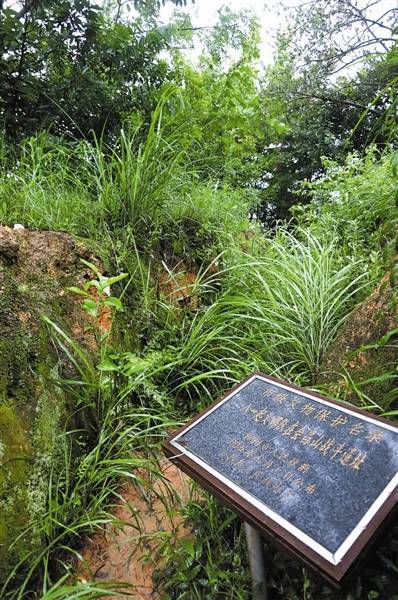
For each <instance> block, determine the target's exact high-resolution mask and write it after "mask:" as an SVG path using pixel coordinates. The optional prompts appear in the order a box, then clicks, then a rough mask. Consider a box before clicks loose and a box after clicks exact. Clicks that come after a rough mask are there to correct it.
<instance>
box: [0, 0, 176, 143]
mask: <svg viewBox="0 0 398 600" xmlns="http://www.w3.org/2000/svg"><path fill="white" fill-rule="evenodd" d="M174 3H175V4H181V0H174ZM121 4H122V3H121V1H120V0H118V2H116V7H115V8H116V10H113V7H112V6H108V10H107V11H106V10H104V9H102V8H101V7H100V5H99V4H96V3H93V2H91V1H90V0H57V1H54V0H23V1H21V2H19V3H15V4H12V5H11V6H8V5H6V4H5V3H4V2H0V118H1V120H2V122H3V123H4V127H5V130H6V133H7V135H8V137H9V138H11V139H13V140H15V139H17V138H20V137H22V136H26V135H29V134H31V133H33V132H34V131H36V130H37V129H39V128H42V127H46V128H51V130H52V131H53V133H55V134H67V135H70V136H73V137H81V136H87V135H88V134H89V132H90V131H91V130H94V131H95V132H96V133H97V134H101V133H102V132H103V130H107V131H110V132H112V131H114V130H115V128H116V127H117V126H118V125H119V124H120V122H121V121H122V119H123V117H124V116H125V114H126V113H128V112H130V111H131V110H133V109H139V110H141V111H142V112H143V113H144V115H145V114H147V113H149V112H150V110H151V109H152V108H153V106H154V98H153V96H154V94H155V93H156V90H157V89H158V88H159V87H160V86H161V85H162V84H163V82H164V80H165V79H167V75H168V66H167V63H166V61H164V60H161V59H160V58H159V53H160V51H161V50H163V49H164V48H165V47H166V45H167V43H168V41H169V40H168V39H167V34H166V33H164V32H163V33H161V32H160V31H159V30H158V29H157V26H156V4H159V3H154V2H151V3H150V2H135V3H133V2H131V3H130V4H131V6H133V4H135V6H136V7H137V8H139V9H140V11H141V14H140V13H138V14H137V16H135V17H132V16H131V15H130V17H129V19H128V20H127V19H125V18H122V17H121V13H120V10H119V8H120V7H121Z"/></svg>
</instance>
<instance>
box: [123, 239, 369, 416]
mask: <svg viewBox="0 0 398 600" xmlns="http://www.w3.org/2000/svg"><path fill="white" fill-rule="evenodd" d="M340 258H341V257H340V256H339V255H338V253H337V249H336V245H335V243H334V242H330V241H328V242H326V243H325V244H323V243H321V242H320V241H319V240H318V239H317V238H316V237H314V236H313V235H311V234H309V233H305V232H301V239H297V238H295V237H294V236H293V235H292V234H289V233H288V232H286V231H284V232H281V233H280V234H279V235H278V236H276V237H275V238H274V239H270V240H269V244H268V249H267V251H266V253H265V255H264V256H262V257H261V258H254V257H252V256H249V255H245V254H244V253H241V254H239V255H237V253H236V251H234V253H233V257H231V259H230V262H229V264H228V263H227V260H228V259H227V258H225V257H224V265H225V266H224V268H222V269H220V270H218V271H217V272H216V273H214V272H212V270H211V269H210V268H209V269H208V270H207V271H205V273H204V274H203V277H202V278H201V279H200V281H199V282H196V283H195V284H193V285H192V293H195V294H196V295H197V298H199V299H200V298H201V290H203V297H202V300H203V303H202V304H200V302H199V305H198V308H197V310H195V311H194V313H193V314H192V312H191V313H190V312H188V313H186V314H185V316H184V317H183V319H182V321H181V322H180V331H179V338H178V339H176V341H175V343H174V345H173V346H168V347H165V348H164V349H163V350H161V351H159V350H156V351H151V350H150V349H148V351H147V353H144V354H143V355H141V356H140V355H138V354H136V353H130V352H126V353H124V354H123V355H121V356H120V363H119V366H120V369H121V371H122V372H123V373H124V374H125V375H126V376H127V377H128V383H127V387H128V388H129V389H130V392H132V391H135V392H137V391H139V390H140V389H141V391H143V390H144V389H145V386H148V384H150V385H151V386H155V388H156V387H157V389H158V390H159V391H161V392H162V393H163V394H164V395H166V396H170V397H172V398H174V400H176V401H177V403H178V406H179V407H180V410H181V409H183V410H184V411H185V412H188V413H189V412H190V411H192V410H196V409H197V408H198V407H199V406H202V405H204V404H206V403H207V402H208V401H210V400H211V399H212V398H214V397H215V396H216V395H217V394H218V393H220V392H221V391H222V390H223V389H225V388H227V387H229V386H230V385H231V384H233V383H236V382H237V381H239V380H240V379H242V377H244V376H245V375H247V374H248V373H250V372H251V371H253V370H262V371H266V372H268V373H270V374H272V373H273V374H276V375H281V376H285V377H287V378H290V379H297V378H299V379H300V380H301V381H302V382H304V383H315V382H316V380H317V377H318V375H319V373H320V370H321V369H322V361H323V358H324V356H325V353H326V352H327V350H328V348H329V347H330V344H331V343H332V341H333V340H334V338H335V336H336V334H337V331H338V330H339V328H340V327H341V326H342V324H343V323H344V321H345V320H346V319H347V317H348V316H349V314H350V312H351V310H352V309H353V307H354V306H355V300H356V298H358V295H359V294H360V293H361V292H362V291H363V289H364V287H366V285H369V280H368V278H367V275H366V272H365V271H364V270H363V265H362V263H361V261H348V262H347V263H346V264H343V265H342V264H341V260H340ZM217 290H218V291H217ZM207 294H210V296H209V297H210V304H207V302H206V297H207ZM212 294H213V295H212ZM166 337H167V336H166ZM149 348H150V346H149ZM129 386H130V387H129Z"/></svg>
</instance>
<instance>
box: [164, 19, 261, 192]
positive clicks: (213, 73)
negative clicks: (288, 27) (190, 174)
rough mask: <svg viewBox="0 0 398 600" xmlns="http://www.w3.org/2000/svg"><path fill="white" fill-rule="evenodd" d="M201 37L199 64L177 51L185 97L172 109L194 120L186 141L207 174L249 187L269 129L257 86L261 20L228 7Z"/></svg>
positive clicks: (176, 65) (177, 72) (177, 75)
mask: <svg viewBox="0 0 398 600" xmlns="http://www.w3.org/2000/svg"><path fill="white" fill-rule="evenodd" d="M201 40H202V44H203V52H202V54H201V57H200V59H199V61H198V64H196V65H195V64H193V63H192V62H190V61H189V60H187V59H186V58H185V57H184V55H183V54H182V52H179V51H176V52H174V62H173V64H174V74H173V76H174V79H175V81H176V83H177V85H178V86H179V89H180V96H179V98H178V100H176V102H175V104H174V106H173V107H172V111H173V112H174V113H175V114H176V115H179V118H180V120H181V122H184V121H186V120H189V121H190V122H191V123H192V127H191V131H190V136H189V139H187V143H188V144H190V155H191V158H192V161H193V162H194V164H195V168H196V169H197V172H198V174H199V175H200V176H201V177H202V178H205V179H212V180H217V181H224V182H225V181H227V182H229V183H231V184H233V185H234V186H241V187H250V186H252V185H253V182H254V181H255V180H256V179H257V177H258V175H259V173H260V172H261V166H260V163H259V160H258V159H259V158H261V156H259V154H258V147H259V146H261V144H262V139H263V136H264V131H266V129H267V125H266V123H265V120H264V116H263V113H262V111H261V106H260V102H259V96H258V85H257V84H258V62H259V47H258V46H259V25H258V22H257V20H256V19H255V18H254V17H253V16H252V15H250V14H249V13H247V12H241V13H238V14H235V13H233V12H232V11H230V10H229V9H224V10H223V11H222V12H221V13H220V17H219V21H218V23H217V24H216V26H215V27H214V28H213V29H212V31H211V32H210V33H208V32H207V33H205V34H202V36H201Z"/></svg>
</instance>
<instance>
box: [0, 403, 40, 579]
mask: <svg viewBox="0 0 398 600" xmlns="http://www.w3.org/2000/svg"><path fill="white" fill-rule="evenodd" d="M32 460H33V449H32V444H31V439H30V435H29V430H28V427H27V424H26V423H25V422H24V420H23V418H22V417H21V416H20V415H19V414H17V412H16V410H15V406H14V405H13V404H12V402H9V401H8V400H3V401H2V402H1V404H0V513H1V528H0V573H1V572H2V571H3V570H4V569H5V568H6V565H7V562H9V561H10V560H11V559H12V558H14V557H15V558H16V557H17V555H18V550H21V549H22V545H20V547H19V549H18V548H17V547H14V549H13V550H12V551H10V550H9V546H10V540H14V539H15V537H16V536H17V534H18V533H19V532H20V529H21V528H22V527H23V526H24V525H26V523H27V520H28V518H29V511H28V507H27V486H26V482H27V481H28V480H29V476H30V473H31V466H32Z"/></svg>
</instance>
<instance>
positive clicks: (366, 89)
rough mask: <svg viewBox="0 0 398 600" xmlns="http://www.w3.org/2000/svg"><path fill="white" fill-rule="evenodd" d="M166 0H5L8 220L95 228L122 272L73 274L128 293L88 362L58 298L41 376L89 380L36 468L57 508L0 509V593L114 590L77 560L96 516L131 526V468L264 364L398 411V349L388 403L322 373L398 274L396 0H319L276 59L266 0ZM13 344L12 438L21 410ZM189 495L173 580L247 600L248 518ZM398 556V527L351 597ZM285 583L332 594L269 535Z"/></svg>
mask: <svg viewBox="0 0 398 600" xmlns="http://www.w3.org/2000/svg"><path fill="white" fill-rule="evenodd" d="M159 4H160V3H157V2H138V1H137V2H127V3H122V2H119V1H116V2H114V3H113V2H109V3H107V5H106V8H104V7H100V6H99V5H96V4H95V3H93V2H90V1H89V0H79V1H75V0H62V1H61V2H59V1H58V2H51V1H42V0H34V1H32V2H31V1H29V0H25V1H24V2H20V3H15V5H14V4H13V5H12V6H10V5H9V3H3V2H1V1H0V65H1V70H0V115H1V123H2V127H3V130H2V136H1V143H0V223H1V224H3V225H10V226H12V225H13V224H14V223H22V224H23V225H24V226H25V227H27V228H30V229H44V230H54V231H66V232H68V233H69V234H72V235H73V236H75V237H76V239H79V240H80V239H81V238H85V239H86V240H89V241H88V242H87V243H89V244H90V245H91V246H92V247H93V248H94V249H95V251H96V252H97V253H98V254H99V255H100V256H101V258H102V260H103V262H104V264H105V273H106V275H104V274H103V273H101V272H100V271H99V270H98V268H97V267H96V266H95V265H94V264H91V263H87V262H86V263H85V264H86V267H87V268H88V269H89V270H90V271H91V273H92V278H91V280H90V281H89V282H88V283H87V285H85V286H82V287H78V286H74V287H70V288H69V290H68V291H67V293H69V294H72V295H73V294H74V295H76V296H77V297H81V300H82V303H83V309H84V310H85V311H86V312H87V313H88V314H89V315H91V316H93V317H95V316H97V315H98V314H100V313H101V311H102V310H103V309H104V307H107V308H108V309H110V310H111V311H112V327H111V329H110V330H109V331H107V332H106V333H102V334H101V335H99V334H98V331H95V332H94V334H93V335H94V336H95V337H96V343H97V347H98V353H97V357H96V359H95V360H94V361H93V356H92V353H90V352H89V351H88V350H87V348H85V347H83V346H80V345H79V344H78V343H77V342H76V341H75V340H74V338H73V335H72V332H71V331H68V330H66V329H65V328H64V327H63V326H61V323H59V322H56V321H55V320H54V319H53V318H50V315H49V314H46V311H45V310H44V309H43V314H42V321H43V323H42V330H41V335H42V336H43V339H51V341H52V344H53V345H54V347H56V348H57V356H58V359H59V364H60V365H61V363H65V361H67V362H68V364H69V366H70V369H69V372H68V376H64V375H62V373H63V371H62V368H61V367H60V368H59V369H58V368H55V367H54V368H53V369H52V370H51V373H47V374H46V376H47V377H48V381H49V385H50V384H51V386H54V385H55V386H56V387H58V388H59V389H60V390H65V391H66V392H67V394H68V397H70V398H73V402H74V403H75V404H74V409H73V410H72V413H73V419H72V418H71V419H69V420H67V426H66V428H65V429H64V430H63V431H62V432H61V433H60V435H59V444H58V446H59V448H58V451H57V452H55V453H54V454H53V455H52V456H51V460H50V459H48V460H47V462H46V463H45V465H44V466H40V465H39V467H40V468H42V469H43V470H44V471H43V472H45V474H46V482H47V483H46V489H45V490H43V489H42V488H41V489H40V493H41V499H42V504H41V505H40V509H38V510H37V511H36V512H35V513H34V515H33V517H32V519H31V520H30V521H29V522H28V523H25V524H23V525H18V524H17V532H14V535H13V537H12V538H11V540H10V538H7V534H6V532H4V531H3V529H2V526H1V524H0V544H1V546H0V552H2V553H3V558H1V560H0V576H1V578H2V581H1V582H0V589H1V591H0V596H1V597H2V598H3V597H4V598H7V599H12V600H16V599H22V598H44V599H45V600H53V599H54V600H55V599H56V598H84V597H85V598H95V597H102V596H104V595H106V594H107V595H112V594H114V595H117V594H118V590H120V589H121V585H122V584H118V583H114V582H107V583H105V584H104V583H101V584H100V583H98V582H95V581H94V582H84V581H83V582H82V581H79V580H75V578H74V573H75V568H76V564H77V563H78V561H79V559H80V554H79V552H80V549H81V546H82V543H83V541H84V539H85V536H87V535H88V534H90V533H92V532H94V531H98V530H100V529H102V528H104V527H105V526H106V524H110V523H113V524H114V525H115V526H118V525H119V526H122V525H123V523H121V522H119V521H118V519H116V517H115V516H114V514H113V512H112V507H113V506H114V505H116V504H117V503H118V501H120V492H119V490H120V484H121V481H123V480H124V479H126V478H130V479H131V480H133V481H136V482H139V483H140V485H142V486H145V485H147V482H146V480H145V479H144V478H142V471H143V470H145V469H146V470H148V471H150V472H152V473H154V474H156V475H157V476H159V477H161V474H160V471H159V466H158V456H159V444H160V441H161V440H162V439H163V438H164V436H165V435H166V433H167V431H168V430H169V429H170V428H172V427H173V426H175V425H176V424H178V423H180V422H182V421H183V420H185V419H186V418H187V417H188V416H189V415H192V414H195V413H196V412H197V411H198V410H199V409H201V408H203V407H204V406H205V405H206V404H207V403H209V402H210V401H211V400H213V399H215V398H216V397H217V396H218V395H219V394H220V393H222V392H223V391H224V390H226V389H228V387H230V386H231V385H232V384H234V383H236V382H237V381H239V380H241V379H242V378H243V377H245V376H246V375H248V374H249V373H251V372H252V371H254V370H259V371H263V372H266V373H269V374H274V375H277V376H281V377H283V378H285V379H288V380H290V381H292V382H296V383H299V384H301V385H304V386H311V387H318V388H321V389H323V390H324V391H326V392H327V393H329V394H333V395H335V396H338V397H340V398H341V399H343V400H347V399H348V400H350V401H353V402H357V403H360V404H361V405H362V406H364V407H367V408H371V409H372V410H373V411H374V412H376V413H377V414H382V415H383V414H384V415H387V416H389V417H391V418H395V417H396V415H397V412H398V407H397V400H398V393H397V370H396V364H387V363H386V364H383V365H382V369H381V372H378V373H377V378H378V379H377V382H376V383H380V384H381V383H382V384H383V386H384V387H382V391H383V393H382V394H379V395H378V396H377V401H376V400H375V399H374V398H370V397H369V396H368V395H367V394H366V393H365V391H363V389H364V388H363V385H365V384H366V385H367V384H368V383H369V380H370V379H371V378H372V375H373V373H369V374H368V375H367V376H366V377H365V376H363V377H362V379H361V380H356V379H355V377H354V378H353V377H351V376H348V375H349V374H348V375H347V374H344V375H345V379H344V381H345V385H344V386H340V387H336V385H335V384H336V381H331V380H330V379H328V380H326V379H325V378H324V372H325V370H326V366H325V364H326V363H325V360H326V358H327V355H328V351H329V349H330V348H331V347H332V345H333V343H334V342H335V340H336V338H337V336H338V335H339V333H340V332H341V331H342V329H343V327H344V324H345V323H347V320H348V319H349V318H350V315H351V314H352V311H353V310H354V309H355V307H356V306H357V305H358V303H360V302H361V301H363V300H364V299H366V298H367V297H368V296H369V294H371V293H372V291H373V290H374V289H375V288H376V286H378V284H379V282H380V280H381V278H382V277H383V276H384V275H385V274H386V273H388V277H387V279H385V285H387V286H388V288H389V293H391V306H392V309H391V310H392V311H393V312H394V311H395V309H396V305H395V302H396V294H395V291H396V279H397V275H398V270H397V265H396V252H397V225H398V221H397V218H398V212H397V211H398V209H397V206H398V150H397V147H396V143H397V135H398V128H397V124H396V108H397V95H396V87H397V78H398V54H397V52H398V48H397V46H396V42H395V41H394V31H396V27H397V22H396V11H394V10H388V11H387V12H386V13H385V10H383V11H382V12H381V13H380V15H378V16H375V15H374V13H373V12H372V13H369V11H368V8H367V6H366V4H364V3H363V2H353V3H352V2H348V1H344V2H337V1H336V2H315V3H309V4H306V5H304V7H301V8H299V9H297V13H295V12H293V13H290V14H289V16H288V19H287V26H286V27H285V28H284V29H283V30H281V32H280V33H279V35H278V41H277V48H276V52H275V56H274V61H273V63H272V64H271V65H270V66H268V67H267V68H266V69H265V70H262V69H260V68H259V36H260V29H259V24H258V22H257V20H256V18H255V17H254V16H253V15H250V14H248V13H246V12H242V13H241V14H235V13H233V12H232V11H231V10H229V9H228V8H225V9H224V10H223V11H221V13H220V16H219V21H218V23H217V25H216V26H215V27H214V28H212V29H211V30H210V31H208V30H205V31H204V32H203V31H200V32H198V31H195V28H194V27H192V24H191V23H190V20H189V17H188V16H187V15H186V14H185V13H184V12H183V11H182V12H179V13H176V15H175V16H174V20H173V23H172V25H170V26H169V27H160V25H159V23H158V10H159ZM174 4H175V5H179V6H182V5H183V4H184V3H183V2H177V1H175V2H174ZM372 4H373V3H372ZM377 4H378V3H376V5H377ZM383 12H384V13H385V14H382V13H383ZM303 23H305V27H301V26H298V24H299V25H300V24H301V25H302V24H303ZM350 27H351V28H352V29H350ZM347 28H348V29H347ZM347 31H349V32H350V31H351V32H352V33H355V35H352V36H350V46H349V47H348V45H347V42H346V41H345V40H346V37H345V36H344V32H345V33H346V32H347ZM199 38H200V43H201V44H202V53H201V57H200V59H198V61H196V62H194V61H190V60H189V59H188V58H187V53H186V51H185V49H186V48H188V47H189V46H190V45H191V44H192V43H199ZM314 49H315V50H314ZM315 51H316V54H314V52H315ZM354 61H356V62H355V65H356V68H355V69H354V70H350V69H348V66H349V64H351V63H353V62H354ZM343 67H344V68H345V70H344V68H343ZM337 72H339V75H337ZM0 250H1V248H0ZM108 286H111V290H112V295H111V296H107V295H106V294H105V290H106V289H107V288H108ZM93 287H95V288H96V289H97V295H96V296H95V297H94V298H93V297H92V295H90V294H89V290H90V289H91V288H93ZM17 291H18V293H20V290H17ZM384 333H387V337H384V338H382V339H381V340H373V342H374V344H373V347H372V348H371V347H370V346H369V348H363V349H362V351H364V352H366V351H367V350H369V351H374V349H375V347H376V346H377V345H379V346H380V347H381V346H385V345H388V346H389V347H391V348H393V349H396V341H395V339H396V338H395V337H394V336H395V334H396V331H395V332H394V331H393V332H384ZM0 348H3V346H1V345H0ZM2 361H3V362H4V360H3V358H2V357H0V419H3V420H0V434H1V433H2V431H3V430H4V429H5V427H6V425H7V421H6V420H5V417H4V415H8V414H9V413H10V411H11V409H12V410H14V409H16V408H18V398H14V397H11V395H9V394H8V387H7V385H8V383H7V381H8V380H7V376H8V373H7V372H6V371H7V369H5V370H4V369H3V368H2V366H1V365H2V364H3V362H2ZM4 364H5V363H4ZM3 371H4V372H3ZM366 389H367V388H366ZM0 442H1V443H0V458H2V456H3V455H5V452H6V451H7V448H4V439H3V438H1V437H0ZM44 462H45V461H44ZM44 462H43V464H44ZM36 466H37V465H36ZM39 467H37V468H39ZM7 469H8V467H7V464H6V462H5V463H4V467H3V471H4V473H5V474H4V475H2V474H0V510H1V511H8V512H9V511H10V500H9V498H7V490H9V489H11V488H10V487H9V486H10V480H9V477H11V475H10V473H11V471H7ZM27 485H28V486H30V487H29V489H30V491H31V493H32V494H33V495H34V494H35V490H36V488H35V485H36V482H35V481H34V480H33V478H32V479H31V480H29V481H28V484H27ZM36 491H37V490H36ZM164 501H165V502H166V503H167V498H165V499H164ZM11 508H12V506H11ZM184 511H185V513H186V517H187V519H188V522H189V524H190V526H191V527H192V528H193V530H194V531H195V532H196V534H197V535H195V538H194V541H193V542H192V543H191V544H190V543H188V544H187V543H186V541H185V542H184V543H181V544H180V545H178V544H177V545H176V544H174V543H173V544H172V543H171V542H170V543H169V544H168V543H167V540H166V542H165V543H164V545H163V547H162V552H163V554H164V557H165V558H166V565H165V567H164V569H163V570H162V571H159V572H158V573H157V582H158V585H159V586H160V589H162V590H163V593H164V597H165V598H173V599H174V598H175V599H181V600H182V599H192V598H197V599H198V600H203V599H204V598H208V599H212V600H213V599H216V598H231V599H233V598H234V599H236V600H237V599H244V598H248V597H249V589H250V582H249V581H248V570H247V564H246V559H245V558H244V557H245V550H244V539H243V532H242V530H241V525H240V522H239V521H238V519H236V518H235V517H234V516H233V515H232V514H231V513H230V512H229V511H227V510H226V509H224V508H222V507H220V506H219V505H218V503H216V502H215V501H214V500H213V499H211V498H207V499H206V510H205V511H204V509H203V504H202V503H201V502H200V501H191V502H188V503H187V504H186V506H185V507H184ZM4 514H5V513H4ZM397 556H398V548H397V540H396V537H394V535H392V536H390V538H388V540H386V543H385V546H384V547H383V548H382V549H381V550H380V551H379V553H378V557H377V560H376V561H375V562H374V564H372V565H367V566H366V568H364V570H363V573H362V576H361V577H359V578H358V579H357V580H356V581H354V582H353V583H352V585H351V588H350V590H349V591H347V594H348V595H347V598H348V597H349V598H357V599H365V598H369V599H371V598H385V599H391V600H392V599H393V598H394V597H396V596H394V594H396V590H397V589H398V578H397V573H396V566H395V565H394V560H395V561H396V559H397ZM4 557H6V558H4ZM269 584H270V593H271V598H292V599H294V598H306V599H308V600H309V599H311V598H313V599H314V600H315V599H316V600H318V599H319V598H333V597H334V596H333V593H332V592H330V590H328V589H327V588H326V587H323V586H322V584H320V583H317V582H316V581H315V580H313V579H312V578H311V577H310V576H309V575H308V574H307V573H305V572H304V571H302V569H301V568H300V567H299V566H298V565H296V564H292V563H290V562H288V559H287V558H286V557H284V556H282V555H280V554H279V553H278V552H276V551H275V550H272V549H270V574H269ZM124 588H125V586H124ZM124 588H123V589H124ZM125 594H126V592H123V594H122V595H125Z"/></svg>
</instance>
